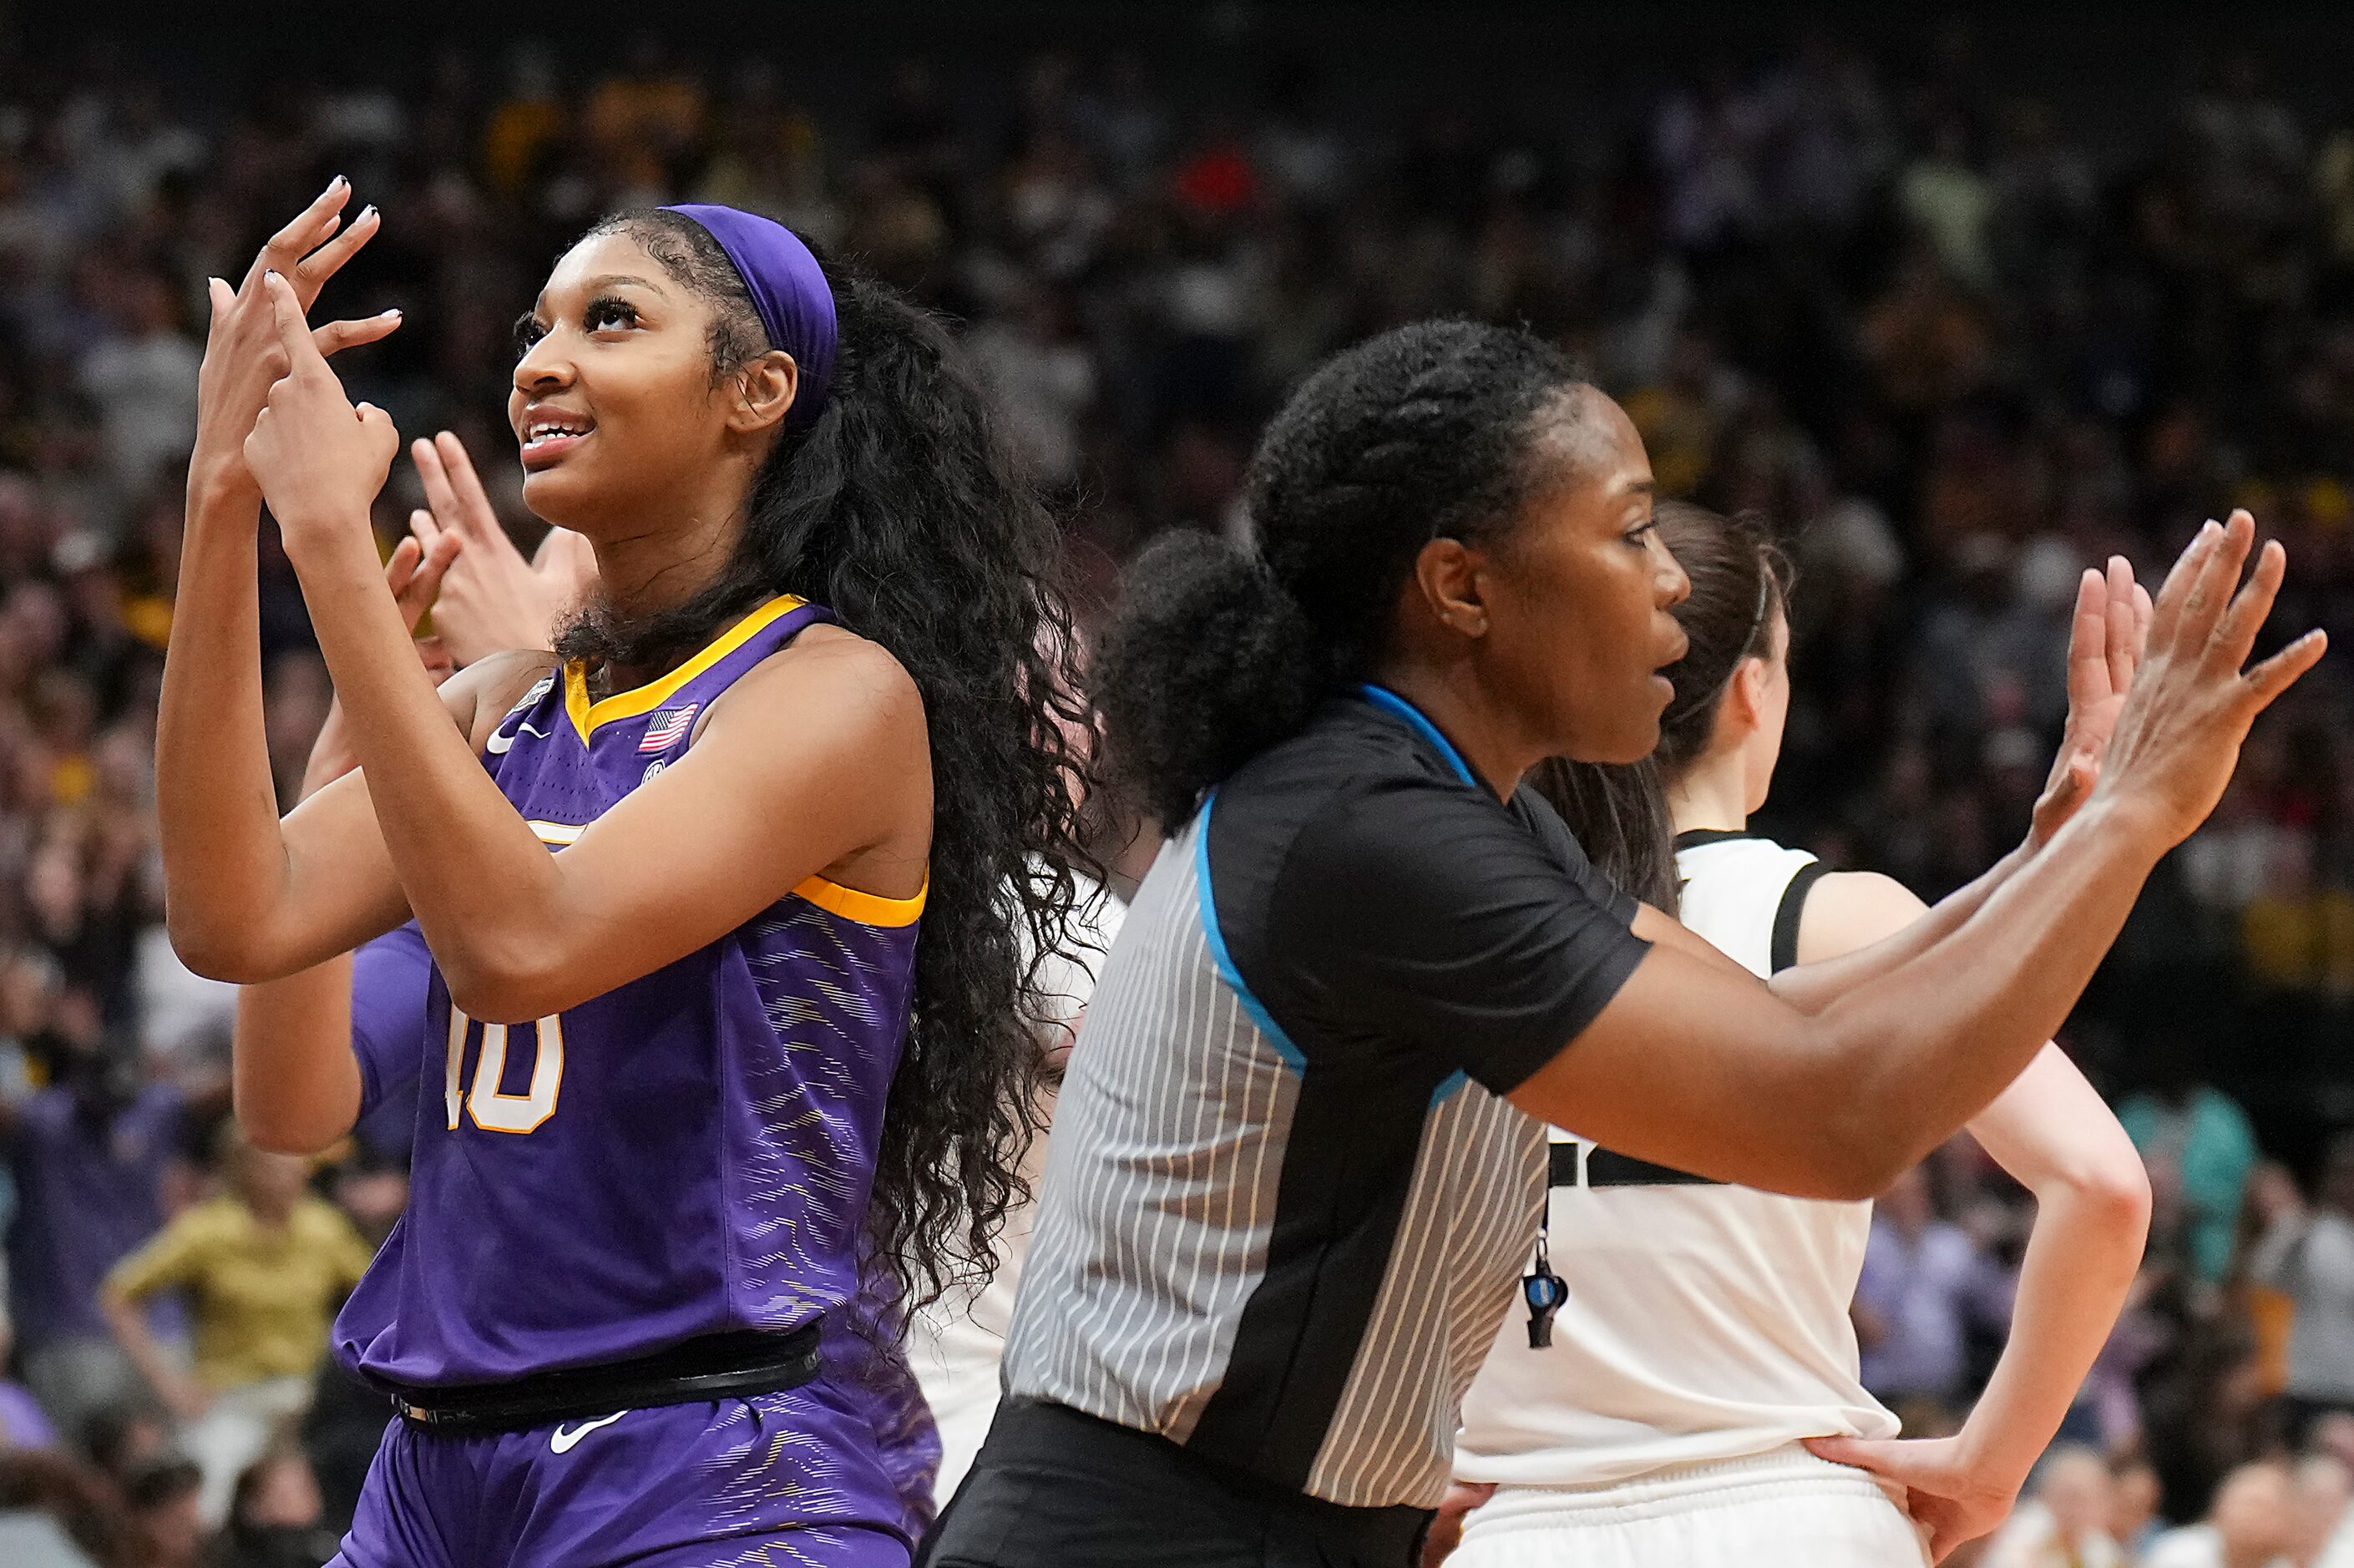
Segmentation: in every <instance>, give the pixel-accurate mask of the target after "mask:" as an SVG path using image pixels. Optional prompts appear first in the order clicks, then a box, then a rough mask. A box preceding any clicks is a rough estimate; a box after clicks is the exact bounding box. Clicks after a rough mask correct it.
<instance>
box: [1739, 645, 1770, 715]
mask: <svg viewBox="0 0 2354 1568" xmlns="http://www.w3.org/2000/svg"><path fill="white" fill-rule="evenodd" d="M1733 696H1734V701H1736V702H1738V703H1739V704H1740V705H1741V715H1740V717H1741V724H1742V727H1743V728H1744V729H1753V730H1754V729H1755V728H1756V727H1757V726H1758V721H1759V720H1760V719H1761V718H1762V717H1763V716H1764V715H1765V660H1763V659H1760V658H1758V657H1757V656H1756V655H1755V654H1752V655H1750V656H1749V657H1748V658H1746V659H1744V660H1743V661H1742V662H1741V663H1740V666H1739V667H1738V668H1737V669H1735V670H1734V673H1733Z"/></svg>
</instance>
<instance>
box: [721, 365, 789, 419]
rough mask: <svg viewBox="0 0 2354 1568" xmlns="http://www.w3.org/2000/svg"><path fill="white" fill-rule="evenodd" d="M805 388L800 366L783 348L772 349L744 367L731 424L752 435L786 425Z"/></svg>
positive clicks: (730, 417)
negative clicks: (787, 417) (797, 395)
mask: <svg viewBox="0 0 2354 1568" xmlns="http://www.w3.org/2000/svg"><path fill="white" fill-rule="evenodd" d="M800 389H801V371H800V367H799V366H796V365H794V363H793V356H792V355H790V354H787V353H785V352H784V351H783V350H782V349H773V348H772V349H770V350H769V352H768V353H766V354H764V355H761V356H760V357H759V358H758V359H756V360H754V361H753V362H752V363H751V364H750V365H748V366H745V367H744V370H743V373H742V374H741V376H738V377H737V404H736V409H735V412H734V413H732V414H731V415H729V417H728V420H727V422H728V424H729V425H730V426H731V427H732V428H734V429H738V430H742V431H744V432H746V433H748V434H749V433H757V432H758V431H762V430H766V429H770V428H771V427H773V426H776V425H780V424H782V423H783V422H784V419H785V416H786V415H787V414H789V413H790V412H792V407H793V398H794V397H795V395H796V394H797V393H798V392H799V391H800Z"/></svg>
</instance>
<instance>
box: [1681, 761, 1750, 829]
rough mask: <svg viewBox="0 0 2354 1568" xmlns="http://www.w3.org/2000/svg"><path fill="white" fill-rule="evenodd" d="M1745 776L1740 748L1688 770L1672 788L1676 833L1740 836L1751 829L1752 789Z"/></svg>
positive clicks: (1696, 763) (1697, 763) (1695, 764)
mask: <svg viewBox="0 0 2354 1568" xmlns="http://www.w3.org/2000/svg"><path fill="white" fill-rule="evenodd" d="M1742 774H1743V768H1742V766H1741V751H1740V748H1739V747H1732V748H1730V749H1727V750H1724V751H1713V752H1711V753H1709V754H1708V755H1707V756H1705V757H1702V758H1700V759H1699V760H1698V761H1696V762H1694V763H1693V764H1692V765H1691V767H1690V768H1686V769H1684V771H1683V773H1682V775H1681V777H1679V778H1678V779H1676V781H1675V782H1674V783H1672V784H1670V785H1669V786H1668V820H1669V821H1670V822H1672V823H1673V824H1674V825H1675V830H1676V832H1680V833H1689V832H1694V831H1696V830H1700V829H1711V830H1713V831H1715V832H1740V831H1741V830H1742V829H1743V828H1745V827H1747V826H1748V825H1749V788H1748V780H1747V779H1744V778H1743V776H1742Z"/></svg>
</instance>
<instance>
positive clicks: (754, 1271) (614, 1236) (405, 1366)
mask: <svg viewBox="0 0 2354 1568" xmlns="http://www.w3.org/2000/svg"><path fill="white" fill-rule="evenodd" d="M823 619H828V616H827V613H826V611H824V610H823V609H820V608H818V607H816V606H812V605H808V604H804V603H802V602H801V600H799V599H791V598H783V599H775V600H772V601H770V602H769V604H767V605H765V606H763V607H761V608H760V609H758V610H755V611H754V612H753V613H752V614H751V615H749V616H748V617H746V618H745V619H744V620H741V621H739V622H737V624H736V625H735V626H734V627H733V628H731V629H730V630H727V631H726V633H724V634H723V635H721V636H720V637H719V638H718V639H717V641H715V642H713V643H712V644H711V645H710V646H709V647H707V648H705V650H704V651H703V652H700V653H698V654H697V655H695V657H694V658H693V659H691V660H689V661H688V662H686V663H685V664H684V665H683V666H681V667H680V668H679V669H677V670H676V671H674V672H673V673H671V674H669V675H667V676H665V677H663V679H662V680H660V681H657V682H655V683H652V684H651V685H647V686H642V687H640V688H638V689H636V690H634V691H630V692H624V693H620V694H617V695H614V696H611V697H608V698H605V699H604V700H602V701H600V702H591V701H589V699H588V687H587V682H586V678H585V676H584V673H583V672H582V671H581V669H580V668H579V667H578V666H577V665H575V666H569V667H567V668H566V669H565V670H564V671H563V672H562V673H561V675H560V677H559V676H557V675H551V676H549V677H548V678H547V679H546V680H543V681H541V682H540V683H538V684H536V685H535V686H534V687H533V688H532V689H531V691H530V692H528V693H526V694H525V696H524V699H523V701H522V702H520V703H518V704H517V705H515V707H514V710H513V711H512V712H511V713H509V714H508V715H507V716H506V718H504V720H502V721H501V723H500V725H499V726H498V729H497V731H496V732H495V733H494V735H493V736H492V738H491V740H490V741H489V743H488V746H487V747H486V755H485V757H484V758H483V765H484V766H485V767H486V768H489V769H490V771H491V774H492V776H493V778H494V779H496V780H497V781H498V785H499V789H500V790H501V791H502V792H503V793H504V795H505V796H506V798H507V799H508V800H510V801H512V802H514V807H515V809H516V810H518V811H520V812H521V813H522V814H523V816H524V817H525V820H526V821H529V822H530V823H531V825H532V827H533V829H534V830H535V832H537V833H538V834H539V836H540V838H541V840H542V841H543V842H546V844H547V845H548V846H549V847H550V850H551V851H552V852H554V853H561V852H562V849H563V846H564V845H566V844H567V843H570V842H574V841H576V840H578V838H579V837H580V835H581V832H583V831H584V830H585V829H586V828H587V827H588V824H590V823H592V822H594V821H596V820H597V819H598V818H599V816H600V815H602V814H603V813H604V812H605V811H606V810H608V809H610V807H611V806H612V805H613V804H614V803H615V802H616V801H618V800H620V799H621V798H622V797H623V796H625V795H627V794H628V793H630V791H631V790H632V789H637V788H638V787H639V786H640V785H641V784H642V783H644V782H645V781H646V780H648V779H652V778H653V777H654V776H655V775H656V774H658V773H659V772H660V771H661V770H662V769H663V768H664V767H666V766H668V765H669V764H670V763H672V762H673V761H675V760H676V759H677V758H679V757H680V756H682V755H683V754H684V752H685V751H686V750H687V748H688V747H689V746H690V744H691V743H692V739H693V735H694V727H695V720H696V718H697V717H698V716H700V715H701V714H702V713H703V712H704V711H705V709H706V708H707V707H708V706H709V705H710V704H711V703H712V702H713V701H714V700H715V699H716V698H717V697H718V696H719V694H721V693H723V692H725V691H726V689H727V687H728V686H729V685H730V684H731V683H733V682H735V681H736V680H737V679H738V678H739V677H740V676H742V675H743V674H744V673H746V672H748V671H749V670H750V669H752V667H753V666H754V665H756V664H758V662H760V661H761V660H762V659H764V658H766V657H768V656H769V654H770V653H773V652H776V651H777V650H779V648H781V647H783V646H784V645H785V644H786V643H787V642H789V641H791V639H792V638H793V637H794V636H795V635H796V634H797V633H799V632H800V631H801V630H802V629H803V628H805V627H807V626H809V625H810V624H811V622H813V621H816V620H823ZM779 722H786V719H785V715H780V716H779ZM922 906H923V897H922V895H917V896H916V897H914V898H910V899H886V898H881V897H877V896H875V895H871V894H866V893H861V892H857V891H855V890H854V889H850V888H845V887H841V886H838V885H834V884H832V883H830V882H827V881H825V880H824V879H822V878H818V877H812V878H810V879H809V880H808V881H805V882H803V883H802V884H801V885H800V886H798V887H797V888H795V889H794V890H793V891H792V892H791V893H790V894H789V895H786V896H784V897H783V898H780V899H779V900H778V902H777V903H776V904H775V905H773V906H770V907H769V909H767V910H765V911H764V912H762V914H761V915H760V916H758V917H757V918H755V919H753V920H751V921H748V922H747V923H746V924H745V925H744V926H742V927H738V928H737V930H735V931H733V932H731V933H729V934H728V935H727V936H726V937H724V938H721V939H720V940H718V941H716V942H714V943H712V944H711V945H710V946H708V947H705V948H702V949H700V950H699V951H696V952H694V953H691V954H689V955H687V956H686V957H685V958H683V959H678V960H676V961H675V962H673V963H670V964H666V965H664V966H663V968H661V969H656V970H654V971H652V973H650V974H646V975H643V976H641V977H640V978H638V979H636V980H630V981H628V982H626V983H624V984H621V985H619V986H616V987H614V988H613V989H612V990H611V991H607V992H605V993H604V994H603V995H601V996H597V997H593V998H591V999H589V1000H588V1001H584V1002H582V1003H580V1004H579V1005H578V1006H576V1007H573V1008H569V1009H567V1010H566V1011H565V1012H562V1013H561V1014H558V1015H556V1016H554V1017H549V1018H543V1019H540V1020H539V1021H538V1022H536V1023H523V1024H515V1025H513V1026H505V1025H500V1024H495V1023H491V1024H486V1023H484V1022H481V1021H479V1020H476V1019H471V1018H469V1017H467V1016H466V1015H465V1014H464V1013H463V1012H459V1011H458V1010H456V1009H455V1008H453V1007H452V1006H451V1001H450V993H449V988H448V986H447V985H446V984H445V983H444V982H443V980H442V977H441V975H440V969H439V968H438V967H436V968H435V969H433V970H432V971H431V974H430V977H429V989H428V991H427V1003H426V1023H425V1032H424V1038H423V1039H422V1040H421V1041H419V1040H416V1039H414V1038H413V1037H412V1038H411V1040H410V1042H409V1046H408V1048H409V1050H410V1051H412V1052H414V1053H416V1054H415V1055H412V1057H411V1058H410V1061H411V1063H412V1064H421V1078H422V1088H423V1092H422V1093H421V1094H420V1095H419V1097H418V1107H417V1119H416V1137H415V1142H414V1148H413V1153H412V1158H411V1169H410V1199H409V1205H408V1213H406V1214H405V1215H404V1216H403V1217H402V1219H401V1221H400V1223H399V1224H398V1225H397V1226H396V1227H395V1228H394V1230H393V1233H392V1235H391V1237H390V1238H389V1239H388V1240H387V1242H386V1243H385V1245H384V1248H383V1250H382V1252H381V1253H379V1254H378V1255H377V1257H376V1263H375V1266H373V1267H371V1268H370V1269H369V1271H368V1273H367V1276H366V1278H365V1279H363V1280H362V1281H361V1283H360V1286H359V1288H358V1289H357V1290H355V1292H354V1293H353V1295H352V1298H351V1299H350V1301H349V1302H348V1303H347V1304H346V1305H345V1308H344V1311H343V1314H342V1316H341V1317H340V1318H339V1319H337V1320H336V1325H335V1338H336V1343H337V1348H338V1351H339V1353H340V1355H341V1356H342V1358H343V1360H344V1361H345V1363H346V1364H348V1365H350V1366H351V1367H352V1368H354V1369H355V1371H357V1372H360V1373H361V1374H362V1375H364V1376H366V1377H368V1378H370V1379H371V1380H373V1381H376V1382H379V1383H399V1384H408V1385H423V1386H433V1385H447V1384H460V1383H495V1382H503V1381H506V1380H510V1379H514V1378H518V1377H522V1376H525V1375H526V1374H529V1373H533V1372H546V1371H549V1370H551V1369H555V1368H559V1367H572V1366H583V1365H592V1364H597V1363H600V1362H606V1361H621V1360H625V1359H628V1358H631V1357H634V1356H641V1355H646V1354H650V1353H652V1352H653V1351H660V1350H662V1349H663V1348H665V1347H667V1346H670V1345H673V1344H675V1343H677V1342H678V1341H680V1340H685V1339H689V1338H691V1337H694V1336H695V1335H700V1334H710V1333H718V1332H723V1331H728V1330H745V1329H759V1330H779V1331H782V1330H791V1329H794V1328H798V1327H800V1326H801V1325H802V1324H804V1323H807V1322H808V1321H810V1319H812V1318H813V1317H815V1316H816V1315H817V1314H819V1313H821V1312H825V1311H829V1310H832V1309H834V1308H840V1307H843V1305H844V1304H845V1303H848V1302H851V1301H852V1300H853V1298H854V1297H855V1296H856V1295H857V1293H858V1288H859V1279H858V1274H859V1270H858V1266H857V1259H858V1256H859V1255H860V1245H861V1237H862V1234H863V1229H864V1220H865V1213H866V1204H867V1198H868V1194H869V1192H870V1190H871V1188H872V1186H873V1181H874V1173H875V1147H876V1142H877V1139H878V1137H879V1134H880V1131H881V1127H882V1120H883V1108H884V1099H885V1092H886V1090H887V1089H888V1087H889V1086H890V1082H891V1075H892V1073H893V1071H894V1069H895V1068H896V1065H897V1063H898V1057H899V1052H900V1049H901V1046H902V1044H903V1043H904V1041H905V1038H906V1033H907V1014H908V1006H909V1000H910V995H911V992H912V990H913V985H914V965H915V951H916V937H917V917H918V916H919V915H920V914H921V912H922ZM362 980H363V982H365V980H366V975H365V974H363V976H362ZM366 1005H367V1001H366V996H365V994H364V991H363V994H360V995H355V1016H356V1014H357V1013H358V1012H359V1010H360V1009H363V1008H365V1007H366ZM355 1044H356V1045H357V1046H358V1047H359V1048H360V1050H361V1053H362V1055H363V1058H364V1061H363V1077H364V1079H366V1081H368V1082H370V1083H371V1084H376V1083H380V1082H386V1081H389V1080H390V1079H391V1078H392V1077H393V1076H394V1075H395V1074H396V1073H397V1072H398V1068H397V1067H396V1068H393V1069H390V1070H387V1069H386V1068H385V1067H384V1066H383V1065H370V1064H368V1063H367V1062H366V1057H367V1056H368V1055H369V1054H370V1052H371V1046H370V1043H369V1041H368V1040H367V1039H366V1032H365V1031H360V1032H358V1033H355ZM437 1091H438V1092H437ZM829 1339H832V1335H831V1334H830V1335H829Z"/></svg>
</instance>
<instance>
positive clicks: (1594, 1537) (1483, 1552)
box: [1447, 1444, 1929, 1568]
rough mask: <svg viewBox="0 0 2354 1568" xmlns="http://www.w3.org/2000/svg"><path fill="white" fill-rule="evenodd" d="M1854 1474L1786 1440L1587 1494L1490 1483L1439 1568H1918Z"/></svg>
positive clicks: (1894, 1510)
mask: <svg viewBox="0 0 2354 1568" xmlns="http://www.w3.org/2000/svg"><path fill="white" fill-rule="evenodd" d="M1928 1562H1929V1556H1928V1552H1926V1551H1925V1549H1924V1548H1923V1546H1922V1543H1921V1536H1920V1534H1919V1532H1918V1531H1915V1530H1914V1525H1913V1521H1912V1520H1910V1519H1908V1518H1906V1517H1905V1515H1904V1511H1903V1510H1902V1509H1900V1508H1898V1507H1897V1506H1896V1504H1895V1503H1894V1502H1893V1501H1892V1500H1891V1499H1890V1498H1889V1495H1888V1494H1887V1493H1886V1492H1884V1491H1882V1489H1881V1488H1880V1484H1879V1483H1878V1482H1876V1481H1874V1480H1873V1479H1872V1478H1871V1477H1869V1476H1867V1475H1865V1474H1864V1473H1863V1472H1862V1471H1861V1470H1857V1469H1851V1468H1850V1467H1847V1466H1845V1465H1834V1464H1832V1463H1830V1462H1829V1460H1827V1459H1818V1458H1817V1457H1815V1456H1814V1455H1812V1454H1810V1453H1808V1452H1807V1450H1806V1449H1804V1448H1801V1447H1799V1446H1797V1444H1792V1445H1790V1446H1787V1447H1785V1448H1776V1449H1775V1450H1774V1451H1773V1452H1771V1453H1768V1454H1760V1455H1757V1456H1756V1457H1753V1458H1746V1459H1726V1460H1720V1461H1717V1462H1715V1463H1712V1464H1704V1465H1679V1466H1675V1467H1670V1468H1668V1469H1664V1470H1654V1471H1652V1472H1650V1473H1649V1475H1644V1476H1638V1477H1637V1478H1634V1479H1631V1480H1625V1481H1618V1482H1615V1483H1612V1484H1609V1485H1605V1486H1596V1487H1509V1486H1507V1487H1498V1488H1497V1489H1496V1495H1495V1496H1494V1497H1492V1498H1490V1499H1488V1502H1487V1503H1486V1505H1485V1506H1483V1507H1481V1508H1480V1509H1479V1510H1476V1511H1475V1512H1473V1514H1472V1515H1471V1517H1470V1520H1469V1521H1468V1523H1467V1524H1466V1525H1465V1527H1464V1531H1463V1544H1462V1546H1461V1547H1460V1548H1459V1549H1458V1551H1457V1552H1456V1553H1455V1555H1454V1556H1452V1557H1450V1558H1448V1559H1447V1568H1927V1564H1928Z"/></svg>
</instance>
